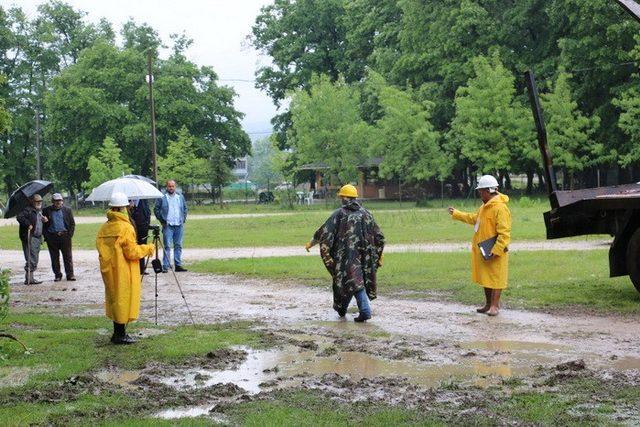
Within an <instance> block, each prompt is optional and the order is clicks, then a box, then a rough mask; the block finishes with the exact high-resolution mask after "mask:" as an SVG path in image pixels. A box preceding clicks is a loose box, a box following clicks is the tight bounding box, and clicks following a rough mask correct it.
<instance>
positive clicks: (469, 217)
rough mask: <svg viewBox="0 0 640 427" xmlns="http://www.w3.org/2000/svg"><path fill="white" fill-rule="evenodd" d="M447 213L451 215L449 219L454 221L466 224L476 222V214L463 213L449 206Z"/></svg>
mask: <svg viewBox="0 0 640 427" xmlns="http://www.w3.org/2000/svg"><path fill="white" fill-rule="evenodd" d="M448 211H449V214H450V215H451V218H452V219H454V220H456V221H460V222H466V223H467V224H475V223H476V221H477V220H478V213H477V212H474V213H469V212H463V211H459V210H458V209H455V208H453V207H451V206H450V207H449V209H448Z"/></svg>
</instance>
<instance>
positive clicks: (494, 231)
mask: <svg viewBox="0 0 640 427" xmlns="http://www.w3.org/2000/svg"><path fill="white" fill-rule="evenodd" d="M508 202H509V197H508V196H506V195H504V194H500V193H498V195H497V196H494V197H492V198H491V200H489V201H488V202H487V203H485V204H483V205H482V206H480V209H478V211H477V212H476V213H467V212H461V211H459V210H457V209H454V211H453V214H452V215H451V217H452V218H453V219H455V220H458V221H462V222H466V223H467V224H472V225H474V230H475V232H474V233H473V239H472V241H471V280H473V281H474V282H475V283H477V284H479V285H480V286H482V287H484V288H491V289H505V288H506V287H507V278H508V275H509V254H508V253H507V250H508V249H507V246H508V245H509V242H510V241H511V212H510V211H509V208H508V207H507V203H508ZM496 235H497V236H498V238H497V240H496V243H495V245H494V246H493V249H492V250H491V253H492V254H493V255H494V257H493V258H492V259H489V260H487V261H485V260H484V258H483V257H482V254H481V253H480V249H479V248H478V243H480V242H482V241H484V240H487V239H491V238H492V237H494V236H496Z"/></svg>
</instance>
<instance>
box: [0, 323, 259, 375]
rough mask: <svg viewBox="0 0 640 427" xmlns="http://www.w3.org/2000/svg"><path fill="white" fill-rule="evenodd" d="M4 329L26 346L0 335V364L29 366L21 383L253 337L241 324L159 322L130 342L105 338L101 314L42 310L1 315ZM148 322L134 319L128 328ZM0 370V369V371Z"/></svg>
mask: <svg viewBox="0 0 640 427" xmlns="http://www.w3.org/2000/svg"><path fill="white" fill-rule="evenodd" d="M5 322H6V324H8V325H9V328H8V330H7V331H8V332H9V333H12V334H14V335H16V336H18V337H19V338H20V339H21V340H22V341H23V342H25V343H26V344H27V346H28V347H29V348H30V349H31V354H24V353H23V352H22V349H21V347H19V346H18V345H17V344H15V343H13V342H11V341H9V340H6V339H4V340H0V354H4V355H5V356H6V357H5V358H4V359H0V370H4V371H6V370H8V369H10V368H15V367H20V368H32V369H35V370H36V372H37V373H35V374H34V375H32V376H30V378H29V382H28V383H27V384H26V385H27V386H30V385H31V386H33V385H35V384H38V383H42V382H47V381H56V380H60V379H64V378H68V377H70V376H73V375H78V374H82V373H84V372H87V371H89V370H92V369H95V368H97V367H100V366H103V365H105V364H109V365H111V366H118V367H121V368H128V369H133V368H141V367H143V366H144V365H145V364H146V363H147V362H148V361H151V360H153V361H157V362H164V363H175V362H179V361H181V360H184V359H186V358H188V357H191V356H193V355H198V354H204V353H206V352H208V351H211V350H215V349H218V348H223V347H228V346H231V345H239V344H252V343H254V344H255V343H257V341H258V336H257V334H255V333H253V332H250V331H248V330H247V328H246V325H242V324H239V325H225V326H219V325H199V326H195V327H194V326H178V327H166V326H162V327H161V328H162V329H163V330H166V331H167V333H164V334H159V335H155V336H152V337H148V338H145V339H143V340H140V342H138V343H137V344H136V345H134V346H113V345H111V344H110V343H109V338H110V337H111V331H112V323H111V322H110V321H109V320H108V319H106V318H101V317H81V318H75V317H57V316H50V315H46V314H12V315H10V316H9V317H8V318H7V320H6V321H5ZM142 326H144V327H149V328H154V326H152V325H146V324H134V325H133V326H131V327H130V328H129V330H130V331H132V332H135V330H136V328H138V327H142ZM0 372H1V371H0Z"/></svg>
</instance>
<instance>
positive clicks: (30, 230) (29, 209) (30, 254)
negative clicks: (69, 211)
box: [16, 193, 47, 285]
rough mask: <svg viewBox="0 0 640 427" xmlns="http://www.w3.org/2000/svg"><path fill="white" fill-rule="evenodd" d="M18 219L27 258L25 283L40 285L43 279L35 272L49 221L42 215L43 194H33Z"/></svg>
mask: <svg viewBox="0 0 640 427" xmlns="http://www.w3.org/2000/svg"><path fill="white" fill-rule="evenodd" d="M16 220H17V221H18V223H19V224H20V229H19V231H18V233H19V236H20V241H21V242H22V252H23V253H24V260H25V265H24V270H25V278H24V284H25V285H38V284H40V283H42V281H41V280H37V279H35V278H34V277H33V273H34V272H35V271H36V268H38V260H39V258H40V245H41V244H42V230H43V224H44V223H46V222H47V218H46V217H44V216H42V196H41V195H40V194H37V193H36V194H34V195H33V196H31V198H30V199H29V205H28V206H26V207H25V208H24V209H23V210H22V212H20V213H19V214H18V216H17V217H16Z"/></svg>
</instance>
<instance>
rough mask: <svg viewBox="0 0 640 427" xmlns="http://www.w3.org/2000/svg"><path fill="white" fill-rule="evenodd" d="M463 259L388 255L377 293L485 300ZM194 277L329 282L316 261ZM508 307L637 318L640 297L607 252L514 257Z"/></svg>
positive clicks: (205, 266) (268, 261) (214, 265)
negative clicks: (612, 274) (612, 270)
mask: <svg viewBox="0 0 640 427" xmlns="http://www.w3.org/2000/svg"><path fill="white" fill-rule="evenodd" d="M469 257H470V255H469V254H467V253H390V254H387V255H385V265H384V266H383V267H382V268H381V269H380V270H379V275H378V292H379V294H381V295H385V294H391V293H394V292H397V291H418V292H427V293H429V294H435V295H438V296H439V297H440V296H441V297H443V298H446V299H450V300H453V301H459V302H462V303H465V304H474V303H478V302H479V301H480V300H482V299H483V296H482V292H481V290H480V288H479V287H478V286H476V285H474V284H472V283H471V279H470V259H469ZM191 268H192V269H193V270H194V271H199V272H208V273H216V274H237V275H245V276H251V277H260V278H268V279H273V280H277V281H278V280H280V281H295V282H300V283H304V284H308V285H317V286H324V287H328V286H329V283H330V278H329V275H328V273H327V271H326V270H325V268H324V266H323V265H322V262H321V260H320V259H319V258H318V257H277V258H243V259H233V260H208V261H202V262H198V263H195V264H192V265H191ZM503 301H504V303H505V304H506V305H507V306H508V307H514V308H525V309H554V310H559V309H563V308H566V307H572V306H575V307H580V308H583V309H587V310H594V311H600V312H616V313H627V314H639V313H640V293H638V292H636V290H635V288H634V287H633V285H632V284H631V282H630V281H629V278H628V277H619V278H614V279H610V278H609V277H608V258H607V252H606V251H605V250H593V251H537V252H526V251H524V252H523V251H519V252H512V253H511V255H510V263H509V289H507V291H506V293H505V295H504V297H503Z"/></svg>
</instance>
